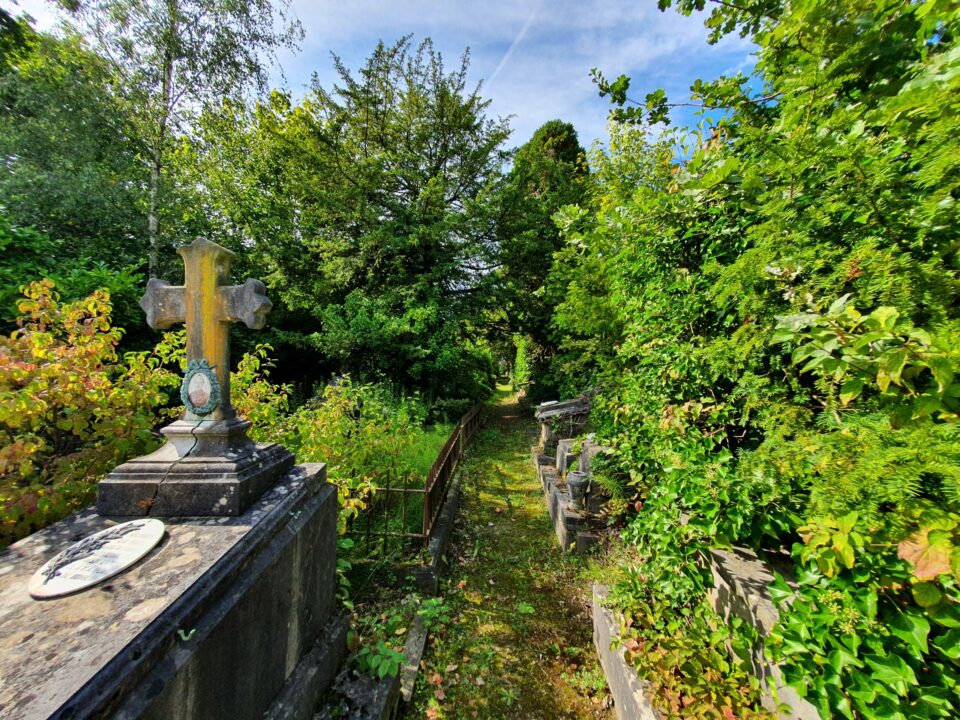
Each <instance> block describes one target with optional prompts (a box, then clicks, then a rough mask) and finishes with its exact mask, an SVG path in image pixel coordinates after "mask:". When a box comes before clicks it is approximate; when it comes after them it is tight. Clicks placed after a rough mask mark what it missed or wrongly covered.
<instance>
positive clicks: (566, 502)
mask: <svg viewBox="0 0 960 720" xmlns="http://www.w3.org/2000/svg"><path fill="white" fill-rule="evenodd" d="M531 453H532V455H533V462H534V464H535V466H536V468H537V475H538V476H539V477H540V483H541V485H542V486H543V500H544V503H545V504H546V506H547V511H548V512H549V513H550V517H551V519H552V520H553V530H554V532H555V533H556V534H557V541H558V542H559V543H560V547H561V548H562V549H563V551H564V552H572V553H574V554H575V555H583V554H585V553H586V552H587V551H588V550H589V549H590V548H591V547H592V546H593V545H594V543H596V541H597V532H596V529H595V528H594V526H593V522H592V519H591V517H590V515H588V514H587V513H582V512H578V511H576V510H572V509H571V508H570V494H569V492H567V488H566V486H565V485H561V484H560V475H559V473H558V472H557V470H556V468H555V467H554V459H553V458H552V457H550V456H549V455H542V454H540V453H539V452H538V451H537V448H536V447H533V448H531Z"/></svg>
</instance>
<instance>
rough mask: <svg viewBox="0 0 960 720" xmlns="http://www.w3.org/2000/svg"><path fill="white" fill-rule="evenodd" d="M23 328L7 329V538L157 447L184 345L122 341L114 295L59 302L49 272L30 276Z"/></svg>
mask: <svg viewBox="0 0 960 720" xmlns="http://www.w3.org/2000/svg"><path fill="white" fill-rule="evenodd" d="M19 309H20V313H21V317H20V320H19V328H18V329H17V330H15V331H14V332H13V333H12V334H11V335H9V336H6V337H3V338H0V520H2V524H0V544H2V545H6V544H8V543H10V542H11V541H13V540H16V539H18V538H20V537H23V536H24V535H27V534H29V533H30V532H33V531H35V530H37V529H39V528H40V527H43V526H44V525H47V524H49V523H50V522H53V521H56V520H58V519H60V518H61V517H63V516H65V515H67V514H69V513H70V512H73V511H75V510H77V509H79V508H82V507H84V506H85V505H87V504H89V503H90V502H92V500H93V497H94V489H95V487H96V482H97V480H98V479H100V477H102V476H103V475H104V474H105V473H107V472H108V471H110V470H111V469H113V467H114V466H115V465H117V464H119V463H121V462H123V461H124V460H126V459H127V458H129V457H131V456H134V455H137V454H141V453H144V452H147V451H149V450H152V449H153V448H154V447H155V446H156V444H157V441H156V438H155V435H154V432H153V430H154V426H155V425H156V424H157V422H158V420H159V419H160V417H161V416H162V414H163V413H162V411H161V410H160V408H162V406H163V404H164V403H165V402H166V400H167V390H168V388H170V387H172V386H175V385H176V384H178V382H179V379H178V377H177V376H176V375H175V374H174V373H171V372H170V371H168V370H166V369H165V368H164V365H165V364H166V363H169V362H170V361H171V360H173V359H175V358H176V357H177V356H178V354H179V353H180V350H181V347H180V344H179V343H178V342H177V341H176V339H175V338H174V337H172V336H171V337H168V338H166V339H165V340H164V341H163V342H161V343H160V344H159V345H158V346H157V348H156V349H155V350H154V351H153V352H150V353H146V352H143V353H129V354H127V355H126V356H125V357H124V358H123V359H122V360H121V359H120V358H118V357H117V353H116V346H117V343H118V342H119V341H120V337H121V332H122V331H121V330H120V329H118V328H116V327H113V326H112V325H111V317H110V313H111V303H110V295H109V293H108V292H106V291H102V290H100V291H96V292H94V293H93V294H91V295H90V296H89V297H87V298H86V299H84V300H78V301H76V302H70V303H64V302H60V299H59V296H58V294H57V292H56V290H55V286H54V284H53V283H52V282H50V281H42V282H35V283H32V284H31V285H30V286H29V287H28V288H27V289H26V291H25V294H24V299H23V300H21V302H20V304H19Z"/></svg>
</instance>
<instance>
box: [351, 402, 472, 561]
mask: <svg viewBox="0 0 960 720" xmlns="http://www.w3.org/2000/svg"><path fill="white" fill-rule="evenodd" d="M479 424H480V406H479V405H475V406H474V407H472V408H471V409H470V410H469V411H468V412H467V413H466V414H465V415H464V416H463V417H462V418H461V419H460V422H458V423H457V425H456V427H454V428H453V430H452V431H451V433H450V436H449V437H448V438H447V441H446V443H444V445H443V447H442V448H441V449H440V452H439V453H438V454H437V459H436V460H435V461H434V463H433V466H432V467H431V468H430V472H428V473H427V478H426V482H425V483H424V484H423V485H420V483H419V479H418V478H416V477H415V476H413V475H411V474H410V473H407V472H402V473H396V472H394V471H393V470H392V469H388V470H387V472H386V473H384V475H383V476H381V477H380V478H379V479H378V481H377V489H376V490H375V491H374V493H373V496H372V497H371V498H370V503H369V505H368V506H367V508H366V509H365V510H364V511H363V512H362V513H361V515H360V517H358V518H356V519H355V520H354V521H353V522H351V523H350V526H349V527H348V529H347V535H349V536H351V537H353V538H354V539H355V540H357V541H360V542H362V543H363V544H364V545H365V546H366V549H367V550H368V551H369V550H372V549H374V547H375V546H376V545H382V548H381V552H382V555H383V556H386V555H388V554H389V552H390V550H391V549H392V548H393V547H395V546H396V547H398V549H399V550H400V552H401V553H403V552H405V551H407V550H408V549H413V548H419V547H422V546H423V545H426V544H427V542H429V540H430V535H431V533H432V532H433V527H434V524H435V523H436V521H437V518H438V517H439V515H440V511H441V509H442V508H443V501H444V499H445V498H446V495H447V490H448V489H449V488H450V481H451V480H452V479H453V475H454V472H455V471H456V469H457V465H458V464H459V462H460V460H461V458H462V457H463V454H464V452H465V451H466V449H467V447H468V446H469V444H470V441H471V440H472V439H473V436H474V434H475V433H476V431H477V426H478V425H479ZM418 514H419V515H421V522H420V523H418V525H419V527H418V526H415V525H413V524H412V523H413V522H415V519H416V517H417V515H418Z"/></svg>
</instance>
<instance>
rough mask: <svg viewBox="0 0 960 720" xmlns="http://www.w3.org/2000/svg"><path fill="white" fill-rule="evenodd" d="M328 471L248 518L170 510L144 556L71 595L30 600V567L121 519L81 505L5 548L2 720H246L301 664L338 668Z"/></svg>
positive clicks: (294, 477)
mask: <svg viewBox="0 0 960 720" xmlns="http://www.w3.org/2000/svg"><path fill="white" fill-rule="evenodd" d="M325 477H326V472H325V468H324V466H323V465H299V466H296V467H294V468H293V469H291V470H290V471H289V472H288V473H287V474H286V475H285V476H284V477H283V478H282V479H281V480H280V482H279V483H278V484H277V485H276V486H274V487H273V488H272V489H270V490H269V491H268V492H267V493H266V494H264V495H263V496H262V497H261V498H259V499H258V500H256V501H255V502H254V503H253V504H252V505H251V506H250V508H249V509H248V510H247V511H246V512H245V513H243V514H242V515H239V516H234V517H205V518H165V523H166V534H165V537H164V538H163V539H162V540H161V542H160V544H159V545H157V547H155V548H154V549H153V550H152V551H150V552H149V553H148V554H147V555H146V556H145V557H144V558H143V559H142V560H140V561H139V562H138V563H136V564H135V565H133V566H131V567H130V568H128V569H126V570H124V571H123V572H121V573H120V574H118V575H115V576H113V577H111V578H109V579H107V580H105V581H103V582H102V583H101V584H99V585H97V586H94V587H92V588H90V589H88V590H85V591H82V592H79V593H76V594H73V595H68V596H65V597H60V598H55V599H50V600H43V601H40V600H34V599H33V598H31V597H30V595H29V593H28V591H27V586H28V582H29V579H30V577H31V575H33V573H34V572H35V571H36V570H37V568H39V567H41V566H42V565H43V564H44V563H45V562H46V561H47V560H49V559H50V558H52V557H53V556H55V555H56V554H57V553H59V552H60V551H61V550H63V549H64V548H66V547H67V546H69V545H70V544H72V543H74V542H76V541H77V540H80V539H82V538H84V537H86V536H89V535H91V534H93V533H95V532H97V531H100V530H104V529H106V528H109V527H111V526H114V525H116V524H117V523H118V522H119V521H123V520H128V519H129V518H117V517H103V516H99V515H97V514H95V513H94V512H93V511H92V510H86V511H83V512H80V513H78V514H76V515H73V516H71V517H69V518H67V519H65V520H63V521H61V522H59V523H56V524H54V525H52V526H50V527H48V528H46V529H44V530H41V531H40V532H38V533H35V534H34V535H31V536H30V537H28V538H26V539H24V540H21V541H20V542H18V543H15V544H14V545H11V546H10V547H9V548H7V549H6V550H4V551H3V552H2V553H0V717H3V718H5V719H7V720H34V719H39V718H57V719H66V718H70V719H71V720H81V719H83V718H94V717H98V718H99V717H115V718H146V719H147V720H152V719H154V718H156V719H157V720H159V719H160V718H163V720H188V719H193V718H203V720H220V719H221V718H222V719H223V720H226V719H227V718H230V719H231V720H248V719H249V720H253V718H260V717H261V716H263V715H264V713H266V712H269V710H270V708H271V706H272V705H273V704H274V703H275V701H276V699H277V698H278V697H279V696H280V695H281V691H284V695H285V697H287V698H288V699H289V698H290V697H291V696H292V695H295V692H294V691H293V690H291V689H290V688H289V684H288V680H289V679H290V678H291V677H292V676H294V675H295V673H296V671H297V670H298V668H299V669H300V671H301V673H300V674H303V666H302V665H301V662H302V661H303V662H308V661H309V662H310V663H314V664H316V665H318V666H324V667H326V666H330V665H332V666H333V667H334V668H336V667H337V666H339V663H340V660H341V658H342V655H343V652H344V650H345V648H344V647H343V643H342V642H339V643H333V645H332V646H330V647H325V646H324V643H323V640H324V639H326V638H330V637H331V636H335V635H336V634H337V632H336V626H337V620H336V618H335V617H334V608H335V597H334V593H335V588H336V578H335V568H336V555H335V548H336V532H337V501H336V491H335V488H333V487H332V486H331V485H329V484H328V483H326V482H325ZM341 637H342V635H341ZM328 645H329V643H328ZM318 652H319V653H320V655H319V656H318V654H317V653H318ZM307 674H309V673H307ZM328 674H329V675H330V676H331V677H332V676H333V675H334V674H335V671H331V672H329V673H328ZM313 676H316V673H313ZM310 705H311V703H309V702H308V703H299V706H303V707H309V706H310ZM287 717H296V716H293V715H287Z"/></svg>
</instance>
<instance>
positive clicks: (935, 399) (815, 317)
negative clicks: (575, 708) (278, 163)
mask: <svg viewBox="0 0 960 720" xmlns="http://www.w3.org/2000/svg"><path fill="white" fill-rule="evenodd" d="M670 4H671V3H670V2H663V3H661V6H662V7H667V6H669V5H670ZM678 7H679V9H680V11H681V12H685V13H690V12H692V11H693V10H699V9H702V7H703V3H701V2H695V1H694V0H690V1H687V0H683V1H682V2H680V3H678ZM958 21H960V10H958V8H957V6H956V4H951V3H949V2H940V1H939V0H931V1H930V2H925V3H913V4H906V5H905V4H902V3H895V2H873V1H872V0H870V1H868V0H854V2H845V3H839V4H838V3H831V2H827V1H826V0H809V1H807V2H801V3H783V2H780V1H779V0H758V1H757V2H747V3H736V4H734V3H718V4H716V6H715V7H714V8H713V9H712V12H711V14H710V16H709V18H708V20H707V24H708V26H709V27H710V28H711V33H712V34H711V39H712V40H717V39H719V38H720V37H722V36H723V35H725V34H727V33H730V32H740V33H741V34H742V35H743V36H745V37H749V38H750V39H751V40H752V41H753V42H754V43H755V44H756V45H757V47H758V48H759V51H758V55H757V58H758V62H757V66H756V74H755V77H754V78H753V79H752V81H749V80H748V79H747V78H745V77H743V76H739V75H738V76H734V77H727V78H721V79H719V80H717V81H715V82H709V83H708V82H702V81H698V82H696V83H695V84H694V86H693V88H692V92H693V96H694V99H695V100H696V101H699V102H700V103H702V105H703V107H704V109H705V110H710V111H718V112H710V113H709V115H706V117H709V118H713V119H705V120H704V121H703V123H702V124H701V125H700V126H699V127H698V128H696V129H695V130H692V131H689V132H671V133H666V134H664V135H662V136H661V137H660V138H659V139H652V138H651V136H650V135H649V134H647V133H646V132H645V130H644V129H643V128H642V127H640V128H633V127H631V126H629V125H628V126H623V125H619V126H618V125H614V126H613V127H612V130H611V142H610V149H609V151H608V152H606V153H603V154H595V155H594V157H592V158H591V166H592V167H593V168H594V169H595V174H594V176H593V182H594V184H595V186H596V188H595V190H594V192H593V198H594V206H593V207H579V208H565V209H564V210H562V211H561V212H560V213H558V214H557V216H556V217H557V221H558V223H559V224H560V226H561V227H562V229H563V231H564V236H565V239H566V246H565V247H564V248H563V250H561V251H560V253H559V254H558V255H557V258H556V261H555V263H554V267H553V270H552V273H551V278H550V282H551V283H552V284H554V286H555V288H556V289H555V290H554V291H553V292H554V296H555V297H558V298H562V301H561V302H559V303H558V304H557V306H556V308H555V312H554V316H553V323H554V327H555V329H556V332H557V333H558V336H559V337H561V338H562V339H563V342H562V343H561V344H560V350H559V352H558V354H557V356H556V358H555V359H554V370H555V372H557V373H558V374H559V377H560V381H561V384H562V386H563V388H564V390H565V391H566V392H568V393H572V392H576V391H578V390H581V389H583V388H586V387H589V386H594V387H598V388H599V389H600V392H599V394H598V396H597V399H596V401H595V403H594V418H593V419H594V422H595V424H596V425H597V427H598V429H599V435H600V436H601V437H602V438H603V439H604V441H605V442H606V443H608V444H610V445H612V446H613V447H614V448H615V449H616V456H615V458H614V462H616V463H618V464H619V468H618V469H619V472H620V474H621V475H622V477H623V478H624V480H623V482H624V487H628V488H632V489H635V491H636V492H637V493H639V495H640V502H639V503H638V505H637V507H638V508H639V510H638V512H637V514H636V516H635V517H634V518H632V519H631V520H630V521H629V522H628V524H627V527H626V530H625V531H624V538H625V539H626V540H627V541H628V542H629V543H631V544H633V545H635V547H636V550H637V552H638V554H639V558H640V559H639V562H638V563H637V565H636V567H635V568H633V569H632V570H631V571H630V572H629V573H627V577H626V579H625V580H624V581H623V583H622V584H621V586H620V588H619V589H618V591H617V592H616V593H615V594H614V600H615V601H616V602H617V604H618V605H619V606H620V607H621V608H622V609H629V610H630V611H631V613H632V614H631V617H632V618H634V619H633V622H632V625H631V632H632V633H633V635H632V638H633V640H634V641H635V642H636V644H637V645H636V647H635V648H634V650H635V652H633V654H632V657H634V659H635V661H636V662H637V664H638V666H640V667H641V668H643V669H644V671H645V674H646V675H647V676H648V677H651V678H655V681H656V682H662V681H661V680H656V678H662V677H664V675H665V672H664V665H662V664H658V662H659V658H661V657H670V661H669V665H667V667H669V668H670V671H669V673H667V674H666V676H667V677H672V678H674V679H676V683H675V684H673V685H669V686H668V688H669V691H670V692H672V693H679V694H681V695H684V694H686V695H691V696H693V697H695V699H694V701H692V702H691V703H690V704H689V705H688V706H684V705H683V704H682V703H681V705H680V706H678V708H679V709H676V708H669V709H668V710H669V711H670V712H677V713H678V714H694V713H695V712H698V711H697V710H696V708H698V707H699V708H703V707H705V706H704V705H702V703H703V702H706V701H710V702H714V701H715V696H713V695H711V694H710V688H709V686H708V685H703V684H702V683H701V682H700V678H701V677H702V676H705V675H716V676H717V677H719V678H721V679H719V680H717V681H716V683H715V686H714V687H716V688H722V693H725V694H726V696H727V697H728V698H729V700H730V702H735V698H738V697H739V698H740V699H741V700H744V701H745V702H746V701H747V698H749V697H751V696H750V695H749V694H745V695H740V694H738V691H737V690H736V688H737V686H738V679H739V681H740V682H743V677H744V676H743V675H742V674H740V670H739V668H738V667H737V666H736V663H731V664H730V666H729V667H724V666H723V662H726V661H727V660H726V659H725V657H724V656H723V653H721V654H720V655H719V656H717V655H712V654H711V653H710V647H709V638H710V637H711V636H712V633H713V632H714V629H716V630H717V631H722V632H726V631H725V630H723V628H720V627H719V626H717V625H716V623H717V620H716V618H715V617H713V616H712V615H711V613H710V612H709V611H708V610H707V609H706V608H705V606H704V600H703V596H704V591H705V589H706V588H707V587H708V586H709V583H710V577H709V573H707V572H706V569H705V565H704V563H705V557H706V553H707V551H708V550H709V549H710V548H711V547H718V546H720V547H722V546H724V545H727V544H729V543H733V542H738V543H746V544H749V545H752V546H753V547H754V548H755V549H757V550H760V551H764V550H771V551H774V552H776V553H778V554H782V553H784V552H792V556H793V558H794V562H795V564H796V579H797V583H798V585H797V590H796V593H795V597H794V602H793V604H792V605H789V606H787V605H784V606H783V608H782V615H781V618H782V619H781V623H780V625H779V627H778V630H777V633H778V635H777V636H776V638H775V640H774V643H773V645H774V647H773V651H774V652H775V654H776V656H777V657H778V658H779V659H780V660H781V661H782V662H783V667H784V673H785V676H786V677H787V679H788V680H789V681H790V682H791V683H792V684H793V685H794V687H796V688H797V689H798V691H800V692H801V694H804V693H805V694H806V697H807V698H808V699H809V700H810V701H811V702H813V703H814V704H815V705H817V706H818V707H819V708H820V711H821V715H823V716H824V717H851V718H855V717H950V716H953V715H955V714H956V713H957V708H958V707H960V696H958V693H957V687H958V684H957V679H956V673H955V663H954V659H955V658H956V656H957V654H958V652H960V651H958V648H960V635H957V634H956V633H954V632H953V631H952V630H953V628H952V627H951V625H950V623H955V620H953V615H954V614H955V611H956V607H957V606H958V603H960V592H958V590H957V579H958V578H957V577H956V574H955V569H954V565H953V558H954V555H955V552H954V550H955V547H956V544H957V532H956V527H957V517H960V504H958V500H960V494H958V489H960V488H958V475H957V470H956V468H957V467H958V466H957V462H958V460H960V455H958V451H960V446H958V444H957V440H958V436H957V424H956V420H957V413H956V410H957V397H958V396H960V392H958V386H957V384H956V383H955V382H954V377H955V374H956V364H957V354H956V340H955V338H956V334H957V333H956V323H957V320H958V315H957V311H956V307H957V305H956V297H957V295H958V291H960V285H958V275H957V270H958V258H957V252H956V251H957V246H956V237H957V236H958V232H960V215H958V214H957V213H956V211H955V203H956V200H957V199H958V196H957V189H958V179H960V173H958V167H960V166H958V165H957V163H956V162H954V160H955V158H956V154H957V152H958V149H960V141H958V138H960V112H958V107H957V105H956V103H954V102H951V101H950V100H948V99H947V98H948V97H953V96H955V95H956V92H957V91H958V90H960V71H958V70H960V66H958V64H957V58H958V57H960V55H958V49H957V30H958ZM596 79H597V81H598V82H599V83H600V89H601V92H602V93H605V94H607V95H609V96H611V98H612V99H613V101H614V103H615V104H616V105H617V106H618V108H619V109H620V110H623V111H624V112H621V113H619V118H620V119H621V120H627V121H630V122H634V123H636V122H639V121H642V120H646V121H648V122H656V121H659V120H663V119H665V117H666V113H667V112H668V110H669V107H670V106H669V103H668V102H667V99H666V97H665V96H664V95H663V94H662V93H657V92H654V93H651V94H650V95H648V96H647V101H646V104H645V106H642V104H640V103H637V104H633V103H631V101H630V98H629V97H628V94H627V93H628V90H629V80H628V79H627V78H620V79H618V80H616V81H613V82H610V81H607V80H605V79H604V78H603V77H602V75H600V74H597V76H596ZM627 110H629V112H626V111H627ZM824 298H829V299H830V300H826V301H825V300H823V299H824ZM833 298H839V300H836V301H833V302H831V300H832V299H833ZM956 557H957V558H960V553H956ZM780 590H781V591H782V590H783V588H780ZM935 617H936V618H942V619H944V622H945V623H946V624H942V625H941V624H938V623H937V622H936V621H935ZM671 622H675V623H679V625H676V626H673V627H664V623H671ZM928 626H929V631H927V627H928ZM680 628H683V630H682V631H681V629H680ZM705 638H706V640H705ZM704 642H706V643H707V645H708V647H704V645H703V643H704ZM686 653H691V654H693V655H694V656H696V657H698V658H701V662H706V663H708V664H709V669H704V668H703V667H700V666H698V667H695V669H694V671H693V672H687V670H686V669H685V668H689V667H691V666H688V665H685V663H686V659H685V658H686V657H687V655H686ZM704 698H706V700H704Z"/></svg>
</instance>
